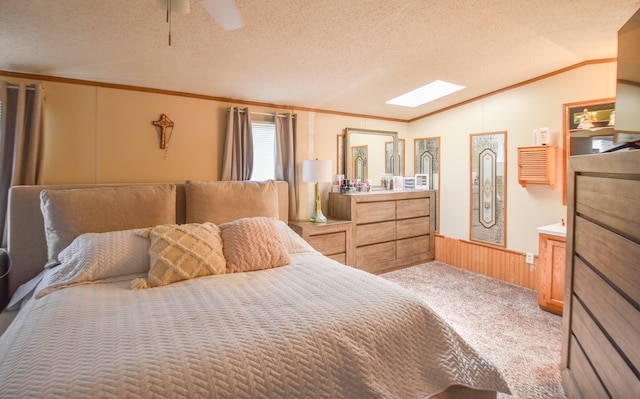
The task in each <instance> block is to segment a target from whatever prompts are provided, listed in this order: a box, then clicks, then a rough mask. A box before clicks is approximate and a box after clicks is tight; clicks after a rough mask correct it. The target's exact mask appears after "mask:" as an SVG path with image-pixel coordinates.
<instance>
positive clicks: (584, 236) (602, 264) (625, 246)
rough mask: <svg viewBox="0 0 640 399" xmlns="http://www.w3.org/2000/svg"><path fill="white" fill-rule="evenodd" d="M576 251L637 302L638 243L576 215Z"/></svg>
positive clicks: (639, 285) (639, 277)
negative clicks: (635, 266) (634, 266)
mask: <svg viewBox="0 0 640 399" xmlns="http://www.w3.org/2000/svg"><path fill="white" fill-rule="evenodd" d="M575 253H576V254H579V255H580V256H581V257H582V258H583V259H584V260H585V261H586V262H587V263H588V264H590V265H593V266H594V267H595V268H596V269H598V271H599V272H600V273H602V274H603V275H604V277H605V278H606V279H608V280H609V281H611V283H612V284H613V285H615V286H617V287H618V288H619V289H621V290H622V291H623V292H625V293H626V294H627V295H629V296H630V297H631V298H632V299H633V300H634V301H635V302H636V303H638V304H640V273H638V268H633V267H629V265H637V264H638V259H640V245H638V244H636V243H634V242H633V241H630V240H627V239H626V238H624V237H621V236H619V235H617V234H615V233H613V232H611V231H609V230H607V229H605V228H603V227H600V226H598V225H596V224H594V223H591V222H589V221H587V220H585V219H582V218H580V217H578V216H576V221H575Z"/></svg>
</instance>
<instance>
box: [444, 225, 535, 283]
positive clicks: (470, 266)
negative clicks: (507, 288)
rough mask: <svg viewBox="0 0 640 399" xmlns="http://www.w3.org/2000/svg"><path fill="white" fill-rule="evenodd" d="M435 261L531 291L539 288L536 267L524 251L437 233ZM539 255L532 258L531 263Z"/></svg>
mask: <svg viewBox="0 0 640 399" xmlns="http://www.w3.org/2000/svg"><path fill="white" fill-rule="evenodd" d="M436 260H437V261H440V262H443V263H446V264H448V265H451V266H456V267H459V268H461V269H465V270H469V271H472V272H475V273H480V274H483V275H485V276H489V277H493V278H496V279H498V280H502V281H506V282H508V283H512V284H516V285H519V286H522V287H525V288H531V289H532V290H537V289H538V287H537V286H538V284H537V279H536V272H535V267H534V266H533V265H530V264H528V263H527V262H526V254H524V253H522V252H516V251H511V250H508V249H504V248H497V247H493V246H490V245H483V244H479V243H475V242H470V241H465V240H459V239H457V238H449V237H445V236H442V235H436ZM537 263H538V257H537V256H536V257H535V259H534V265H536V264H537Z"/></svg>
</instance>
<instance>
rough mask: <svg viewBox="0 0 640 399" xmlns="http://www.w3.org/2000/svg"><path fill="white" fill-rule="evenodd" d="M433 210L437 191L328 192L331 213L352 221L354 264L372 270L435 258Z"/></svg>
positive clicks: (412, 263) (382, 269)
mask: <svg viewBox="0 0 640 399" xmlns="http://www.w3.org/2000/svg"><path fill="white" fill-rule="evenodd" d="M434 212H435V192H434V191H418V190H417V191H372V192H368V193H353V194H340V193H329V202H328V214H329V216H330V217H332V218H338V219H345V220H351V221H352V223H353V228H352V235H353V237H352V240H351V246H352V248H351V252H352V253H353V254H354V255H353V257H352V259H353V266H355V267H357V268H359V269H362V270H365V271H368V272H371V273H384V272H387V271H390V270H394V269H398V268H401V267H405V266H411V265H416V264H419V263H424V262H429V261H432V260H433V259H434V254H435V234H434V217H433V215H434Z"/></svg>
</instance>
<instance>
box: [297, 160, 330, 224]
mask: <svg viewBox="0 0 640 399" xmlns="http://www.w3.org/2000/svg"><path fill="white" fill-rule="evenodd" d="M302 181H303V182H306V183H315V206H314V211H313V214H312V215H311V219H309V220H310V221H312V222H314V223H326V222H327V217H326V216H324V215H323V214H322V208H321V207H320V191H319V190H318V183H326V182H331V181H332V175H331V161H330V160H318V159H315V160H313V159H307V160H304V161H302Z"/></svg>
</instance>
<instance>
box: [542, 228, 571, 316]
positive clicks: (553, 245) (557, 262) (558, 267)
mask: <svg viewBox="0 0 640 399" xmlns="http://www.w3.org/2000/svg"><path fill="white" fill-rule="evenodd" d="M546 227H548V228H545V227H543V228H540V229H538V232H539V234H538V237H539V238H538V274H537V276H538V304H539V305H540V308H542V309H544V310H546V311H549V312H552V313H555V314H558V315H562V308H563V304H564V275H565V268H566V262H565V259H566V238H565V236H564V235H563V234H566V233H564V232H562V231H561V230H562V229H558V228H557V227H558V226H556V225H552V226H546ZM554 227H555V228H556V230H557V231H553V230H552V228H554ZM541 231H543V232H541ZM548 232H551V234H548Z"/></svg>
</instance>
